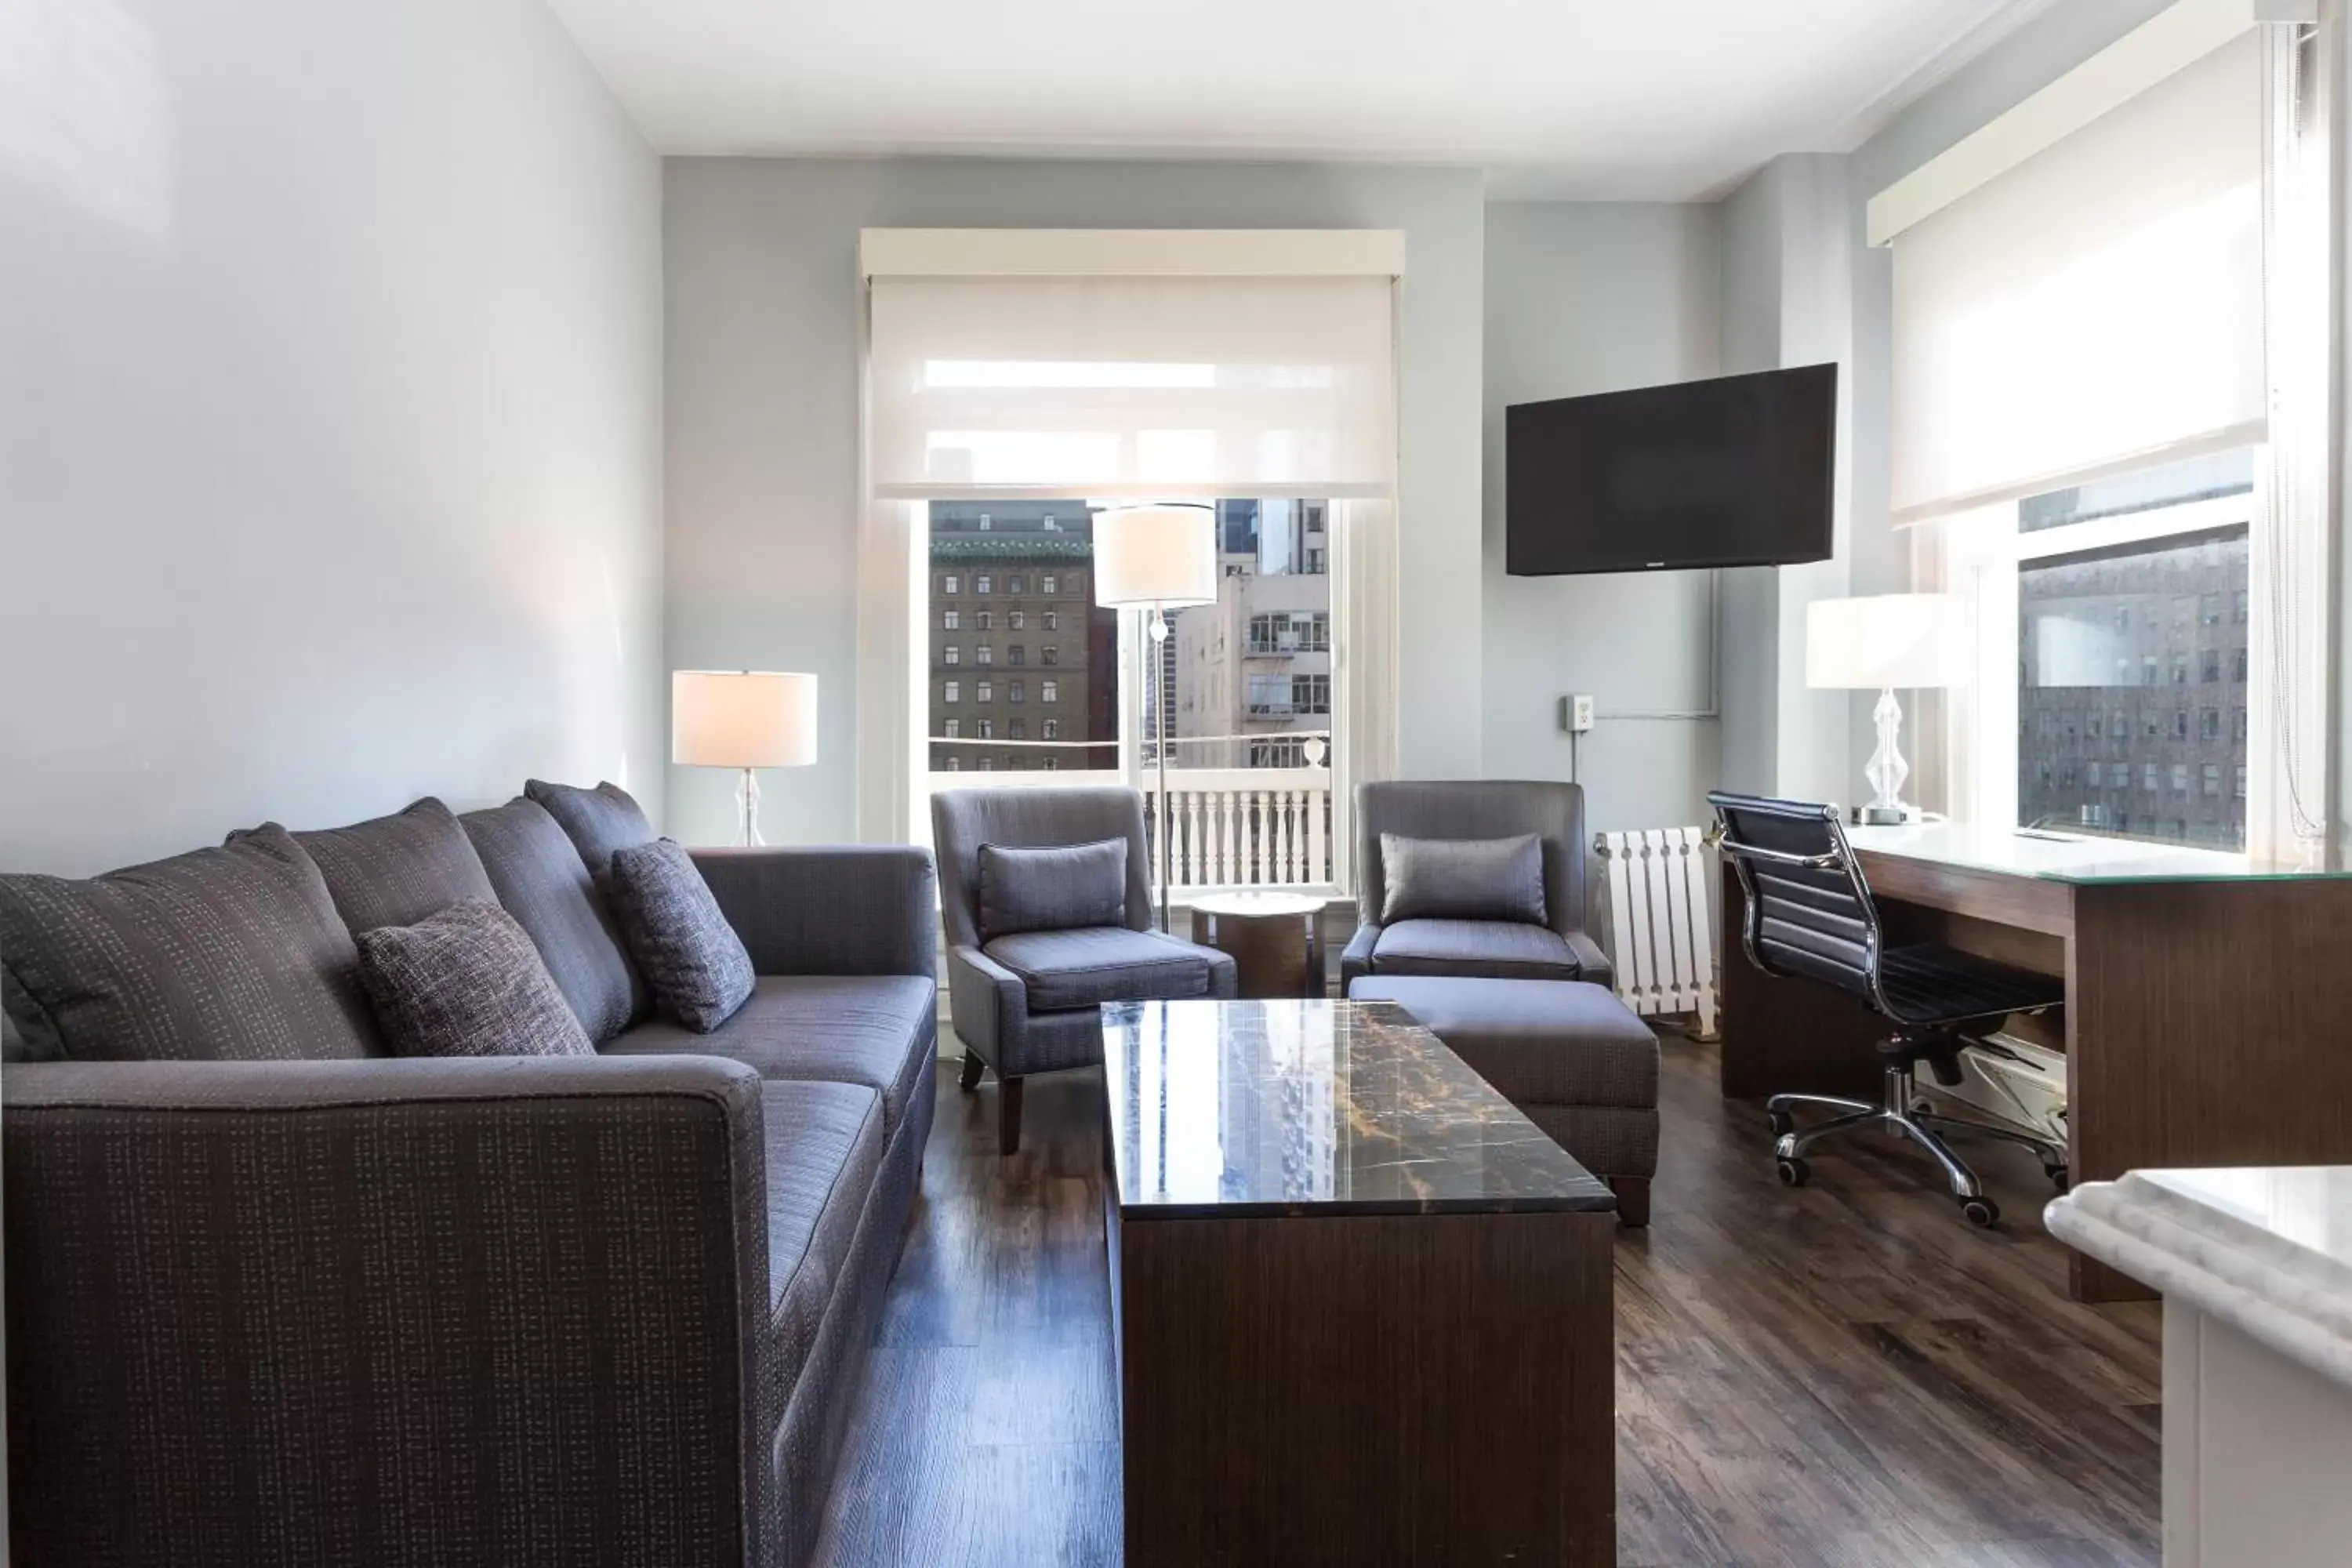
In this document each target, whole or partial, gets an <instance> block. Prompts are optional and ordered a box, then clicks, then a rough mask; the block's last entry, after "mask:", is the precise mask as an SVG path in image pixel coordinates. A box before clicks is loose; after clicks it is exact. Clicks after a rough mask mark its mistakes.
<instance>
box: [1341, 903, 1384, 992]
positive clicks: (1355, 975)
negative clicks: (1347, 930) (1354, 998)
mask: <svg viewBox="0 0 2352 1568" xmlns="http://www.w3.org/2000/svg"><path fill="white" fill-rule="evenodd" d="M1380 940H1381V928H1380V927H1378V926H1376V925H1374V924H1373V923H1372V922H1371V921H1364V922H1363V923H1362V924H1360V925H1359V926H1358V927H1356V934H1355V935H1353V936H1351V937H1349V939H1348V945H1347V946H1346V947H1345V948H1344V949H1342V950H1341V951H1340V953H1339V994H1340V995H1342V996H1345V995H1346V994H1348V986H1349V984H1350V983H1351V982H1353V981H1358V980H1361V979H1362V978H1363V977H1364V976H1366V975H1368V974H1370V973H1371V972H1372V949H1373V948H1375V947H1377V946H1378V945H1379V944H1380Z"/></svg>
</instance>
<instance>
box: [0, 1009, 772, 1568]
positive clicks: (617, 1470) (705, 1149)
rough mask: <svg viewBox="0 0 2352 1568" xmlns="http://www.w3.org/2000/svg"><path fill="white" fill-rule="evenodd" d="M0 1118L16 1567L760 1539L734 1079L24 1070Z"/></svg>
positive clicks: (396, 1069) (735, 1556)
mask: <svg viewBox="0 0 2352 1568" xmlns="http://www.w3.org/2000/svg"><path fill="white" fill-rule="evenodd" d="M0 1102H5V1121H0V1156H5V1182H6V1189H7V1194H8V1203H7V1205H6V1212H5V1245H6V1269H7V1283H8V1300H7V1312H8V1339H9V1347H8V1348H9V1388H8V1398H9V1405H10V1411H9V1415H10V1420H11V1440H10V1443H9V1469H10V1486H9V1493H10V1495H9V1514H10V1520H9V1523H10V1526H11V1529H12V1534H13V1538H14V1542H15V1545H16V1549H17V1551H18V1553H19V1555H21V1556H23V1557H24V1558H26V1560H27V1561H37V1562H52V1563H67V1562H72V1563H101V1562H119V1563H145V1562H153V1561H156V1560H158V1559H157V1552H158V1550H159V1544H158V1543H159V1542H163V1541H166V1540H168V1541H169V1542H172V1543H173V1544H172V1546H171V1552H172V1553H173V1555H174V1556H175V1559H176V1558H178V1556H179V1554H180V1553H183V1552H184V1553H185V1556H184V1561H187V1562H190V1563H204V1564H215V1563H217V1564H227V1563H240V1562H260V1561H279V1562H332V1561H344V1560H357V1559H359V1558H362V1557H367V1556H371V1555H374V1554H376V1553H379V1552H383V1551H384V1550H387V1547H386V1542H387V1540H390V1539H394V1537H393V1536H392V1535H388V1534H387V1533H386V1532H387V1531H391V1530H392V1521H401V1524H400V1527H399V1531H398V1535H397V1538H398V1539H400V1540H401V1541H402V1542H403V1545H402V1547H401V1554H402V1555H413V1556H415V1557H416V1558H417V1559H418V1560H421V1561H422V1560H430V1561H435V1562H496V1561H500V1560H505V1559H509V1558H511V1557H512V1555H513V1554H514V1552H515V1551H516V1543H517V1542H530V1543H531V1548H530V1549H531V1552H533V1554H535V1555H544V1556H546V1557H548V1558H549V1559H551V1560H555V1559H562V1560H565V1561H571V1560H574V1559H577V1560H579V1561H583V1562H584V1561H591V1560H595V1561H608V1560H609V1561H622V1560H626V1561H633V1562H662V1563H692V1564H695V1565H697V1568H701V1565H715V1564H719V1563H741V1562H743V1561H745V1560H747V1557H754V1554H753V1553H752V1551H751V1543H752V1542H754V1541H755V1540H756V1539H757V1538H759V1537H761V1536H762V1535H763V1534H764V1533H766V1532H768V1531H772V1530H773V1529H774V1528H775V1525H774V1522H773V1521H761V1520H760V1519H759V1518H758V1517H757V1509H756V1506H755V1504H756V1500H758V1498H759V1497H760V1495H761V1493H760V1490H759V1478H760V1476H761V1471H762V1468H763V1461H762V1457H763V1456H764V1454H765V1452H766V1446H767V1445H766V1435H765V1434H763V1433H761V1432H759V1431H757V1430H755V1427H756V1425H757V1422H758V1414H757V1406H756V1404H755V1400H754V1391H755V1390H756V1388H757V1387H758V1386H759V1384H758V1381H757V1380H758V1366H757V1363H758V1360H759V1357H760V1343H761V1334H762V1332H763V1324H764V1321H765V1313H766V1310H767V1308H768V1263H767V1232H766V1226H767V1215H766V1176H765V1165H764V1154H763V1148H762V1145H763V1131H762V1121H761V1085H760V1079H759V1077H758V1075H757V1074H756V1073H755V1072H753V1071H752V1070H751V1069H750V1068H746V1067H743V1066H742V1065H740V1064H739V1063H735V1062H730V1061H725V1060H721V1059H719V1058H711V1057H688V1056H677V1057H661V1058H655V1057H646V1058H621V1057H616V1058H593V1057H592V1058H499V1059H463V1060H426V1059H415V1060H370V1061H304V1062H194V1063H191V1062H123V1063H43V1064H26V1065H23V1066H15V1065H12V1066H10V1067H9V1068H7V1069H6V1071H5V1074H0ZM94 1476H111V1477H115V1478H118V1479H125V1481H126V1484H128V1485H130V1486H131V1488H132V1490H131V1491H130V1492H125V1491H123V1490H121V1488H118V1487H112V1486H107V1485H93V1484H92V1481H91V1478H92V1477H94ZM501 1476H503V1478H504V1479H502V1480H501V1479H495V1478H499V1477H501ZM133 1497H136V1498H141V1499H155V1500H163V1499H169V1500H172V1501H171V1510H172V1518H173V1526H172V1530H171V1531H170V1534H169V1536H168V1537H164V1536H161V1535H158V1534H157V1533H156V1521H155V1519H154V1518H153V1516H152V1512H151V1510H148V1509H145V1508H133V1507H131V1506H128V1503H129V1501H130V1500H131V1499H132V1498H133ZM336 1498H343V1499H346V1500H350V1502H349V1505H348V1506H331V1505H330V1503H329V1501H328V1500H331V1499H336ZM754 1560H756V1558H755V1557H754Z"/></svg>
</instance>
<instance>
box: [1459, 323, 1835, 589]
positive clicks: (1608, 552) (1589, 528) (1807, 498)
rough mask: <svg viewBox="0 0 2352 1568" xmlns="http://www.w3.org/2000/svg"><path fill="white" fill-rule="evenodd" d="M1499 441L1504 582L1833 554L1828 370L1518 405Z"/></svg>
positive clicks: (1775, 562)
mask: <svg viewBox="0 0 2352 1568" xmlns="http://www.w3.org/2000/svg"><path fill="white" fill-rule="evenodd" d="M1503 433H1504V502H1503V506H1504V531H1505V546H1504V555H1505V563H1506V566H1507V570H1508V571H1509V572H1510V573H1511V574H1512V575H1513V576H1517V577H1551V576H1560V575H1565V574H1570V573H1580V572H1657V571H1675V570H1677V569H1683V568H1690V567H1701V566H1786V565H1792V564H1794V563H1797V562H1801V561H1826V560H1828V559H1829V558H1830V540H1831V533H1830V531H1831V521H1830V514H1831V508H1832V496H1833V493H1834V489H1835V484H1836V479H1835V468H1836V463H1837V366H1835V365H1833V364H1815V365H1805V366H1801V367H1800V368H1798V369H1795V370H1769V371H1765V372H1762V373H1761V374H1755V375H1727V376H1720V377H1717V379H1715V380H1713V381H1691V382H1685V383H1683V384H1680V385H1676V386H1650V387H1643V388H1642V389H1641V390H1639V391H1635V392H1609V393H1602V394H1601V395H1599V396H1595V397H1562V398H1556V399H1554V400H1552V401H1551V402H1549V403H1521V404H1516V405H1513V406H1512V407H1510V408H1509V409H1507V410H1506V411H1505V414H1504V426H1503Z"/></svg>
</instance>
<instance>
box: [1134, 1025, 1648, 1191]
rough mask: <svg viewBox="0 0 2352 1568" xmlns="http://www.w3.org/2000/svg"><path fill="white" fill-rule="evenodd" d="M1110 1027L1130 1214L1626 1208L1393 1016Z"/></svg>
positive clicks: (1446, 1054)
mask: <svg viewBox="0 0 2352 1568" xmlns="http://www.w3.org/2000/svg"><path fill="white" fill-rule="evenodd" d="M1102 1015H1103V1061H1104V1072H1103V1079H1104V1086H1105V1089H1106V1091H1107V1094H1108V1100H1109V1113H1110V1115H1109V1126H1110V1146H1111V1163H1112V1167H1113V1173H1114V1175H1115V1177H1116V1180H1117V1190H1118V1203H1119V1208H1120V1213H1121V1215H1122V1217H1123V1218H1125V1219H1129V1220H1139V1219H1152V1218H1184V1217H1209V1216H1213V1217H1218V1218H1223V1217H1230V1216H1240V1215H1269V1216H1278V1215H1347V1214H1507V1213H1512V1212H1533V1211H1558V1210H1561V1209H1607V1208H1611V1207H1612V1206H1613V1205H1614V1204H1615V1199H1614V1197H1613V1196H1612V1194H1611V1193H1610V1191H1609V1189H1608V1188H1607V1187H1606V1186H1605V1185H1603V1184H1601V1181H1600V1180H1599V1179H1598V1178H1596V1177H1595V1176H1593V1175H1592V1174H1591V1173H1589V1172H1588V1171H1586V1170H1585V1169H1584V1167H1583V1166H1581V1165H1580V1164H1578V1163H1576V1162H1575V1161H1574V1160H1572V1159H1570V1157H1569V1156H1568V1154H1567V1153H1566V1152H1563V1151H1562V1150H1561V1149H1560V1147H1559V1145H1558V1144H1557V1143H1554V1142H1552V1141H1551V1139H1550V1138H1549V1137H1548V1136H1546V1135H1545V1133H1544V1132H1543V1131H1542V1130H1541V1129H1540V1128H1538V1127H1537V1126H1536V1124H1535V1123H1534V1122H1532V1121H1528V1119H1527V1117H1526V1116H1524V1115H1522V1114H1521V1113H1520V1112H1519V1110H1517V1108H1516V1107H1515V1106H1513V1105H1512V1104H1511V1103H1510V1101H1508V1100H1505V1099H1504V1098H1503V1097H1502V1096H1501V1095H1499V1094H1497V1093H1496V1092H1495V1091H1494V1090H1493V1089H1490V1088H1488V1087H1487V1085H1486V1080H1485V1079H1481V1078H1480V1077H1479V1076H1478V1075H1477V1074H1476V1073H1475V1072H1473V1071H1472V1070H1471V1069H1470V1068H1468V1067H1467V1066H1466V1065H1465V1064H1464V1063H1463V1061H1462V1059H1461V1058H1458V1057H1456V1056H1455V1055H1454V1053H1453V1052H1452V1051H1449V1050H1447V1049H1446V1048H1445V1047H1444V1044H1443V1043H1442V1042H1441V1041H1439V1039H1438V1038H1437V1037H1436V1036H1434V1035H1433V1034H1431V1033H1430V1032H1429V1031H1428V1030H1426V1029H1424V1028H1423V1027H1422V1026H1420V1025H1418V1024H1416V1023H1414V1022H1413V1021H1412V1017H1411V1016H1409V1015H1408V1014H1406V1013H1405V1012H1404V1010H1403V1009H1402V1008H1401V1007H1398V1006H1396V1005H1393V1004H1391V1003H1386V1002H1331V1001H1305V1000H1301V1001H1242V1002H1214V1001H1200V1002H1121V1003H1113V1004H1110V1005H1106V1006H1105V1007H1104V1008H1103V1010H1102Z"/></svg>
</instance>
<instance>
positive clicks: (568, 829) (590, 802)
mask: <svg viewBox="0 0 2352 1568" xmlns="http://www.w3.org/2000/svg"><path fill="white" fill-rule="evenodd" d="M522 793H523V794H524V795H528V796H529V797H530V798H531V799H532V800H535V801H537V802H539V804H540V805H541V806H544V807H545V808H546V810H547V815H548V816H551V817H553V818H555V820H556V821H557V822H558V823H559V824H561V825H562V828H563V831H564V833H565V834H566V835H567V836H568V837H570V838H571V840H572V847H573V848H575V849H577V850H579V851H580V858H581V859H583V860H584V861H586V862H587V865H588V869H589V870H590V871H591V872H593V874H594V875H596V876H598V877H602V876H603V875H604V873H605V872H606V871H607V870H609V869H610V868H611V867H612V864H613V854H614V851H615V850H619V849H628V848H632V847H635V846H636V845H639V844H650V843H652V842H653V840H654V838H655V837H656V834H655V832H654V825H653V824H652V823H650V822H648V821H646V814H645V812H644V811H643V810H642V809H641V808H640V807H639V806H638V805H637V803H636V799H635V796H633V795H630V794H629V792H628V791H627V790H625V789H623V788H622V787H621V786H620V785H619V784H610V783H607V784H598V785H597V786H596V787H595V788H594V789H582V788H581V787H580V786H579V785H577V784H549V783H548V782H547V781H546V780H545V779H529V780H526V781H525V782H524V784H523V786H522Z"/></svg>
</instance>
